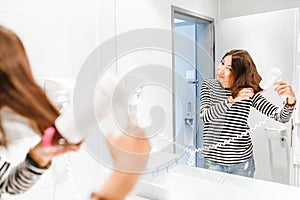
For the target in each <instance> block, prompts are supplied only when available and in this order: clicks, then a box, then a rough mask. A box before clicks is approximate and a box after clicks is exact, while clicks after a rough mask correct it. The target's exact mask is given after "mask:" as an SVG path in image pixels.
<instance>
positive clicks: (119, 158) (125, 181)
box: [92, 116, 151, 200]
mask: <svg viewBox="0 0 300 200" xmlns="http://www.w3.org/2000/svg"><path fill="white" fill-rule="evenodd" d="M133 121H135V118H134V117H132V116H131V117H130V120H129V123H128V126H127V129H126V131H125V133H123V134H122V136H120V137H118V138H115V137H112V136H109V137H108V138H107V139H108V144H109V148H110V151H111V154H112V157H113V158H114V160H115V170H114V172H113V174H112V175H111V177H110V178H109V179H108V181H107V182H106V183H105V185H104V187H102V189H101V191H100V192H99V193H97V194H93V195H92V199H93V200H94V199H95V200H96V199H101V198H103V199H114V200H118V199H124V198H125V197H126V195H127V194H128V193H129V192H130V190H131V189H132V188H133V187H134V185H135V183H136V181H137V179H138V177H139V175H140V174H141V173H142V172H143V171H144V169H145V167H146V164H147V162H148V158H149V152H150V150H151V146H150V142H149V140H148V139H147V138H146V136H145V132H144V131H143V130H142V129H141V128H139V127H138V126H135V125H134V124H137V123H133Z"/></svg>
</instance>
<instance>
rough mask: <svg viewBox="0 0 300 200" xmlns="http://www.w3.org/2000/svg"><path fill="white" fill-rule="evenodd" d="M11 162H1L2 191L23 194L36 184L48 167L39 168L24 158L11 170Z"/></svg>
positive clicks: (0, 185)
mask: <svg viewBox="0 0 300 200" xmlns="http://www.w3.org/2000/svg"><path fill="white" fill-rule="evenodd" d="M9 166H10V164H9V163H8V162H6V161H5V162H3V163H1V166H0V170H1V171H0V174H1V176H0V179H1V182H0V193H1V194H3V193H7V194H12V195H15V194H21V193H23V192H25V191H27V190H28V189H29V188H30V187H31V186H32V185H33V184H35V183H36V182H37V181H38V179H39V178H40V176H41V175H42V174H43V173H44V171H45V170H46V169H42V168H38V167H35V166H33V165H31V164H30V163H29V162H28V161H27V160H24V161H23V162H21V163H20V164H18V165H17V166H15V167H14V168H12V169H11V171H10V172H9V170H10V168H9Z"/></svg>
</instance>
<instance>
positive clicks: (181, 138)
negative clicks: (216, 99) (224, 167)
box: [172, 6, 215, 167]
mask: <svg viewBox="0 0 300 200" xmlns="http://www.w3.org/2000/svg"><path fill="white" fill-rule="evenodd" d="M172 31H173V32H174V33H173V52H174V53H173V71H174V74H175V73H176V75H179V76H181V77H184V79H185V81H184V82H185V83H182V81H178V80H177V79H176V77H177V76H175V75H174V76H173V91H174V96H173V126H174V127H173V130H174V138H175V142H176V144H179V145H175V153H177V154H180V155H183V156H182V158H181V159H180V161H179V162H180V163H182V164H186V163H187V161H188V160H189V159H191V157H190V155H189V154H184V151H183V150H182V148H178V146H184V147H186V148H189V149H194V148H201V145H202V132H203V124H202V121H201V119H200V116H199V114H198V113H199V94H200V87H201V84H202V81H203V80H204V79H207V78H213V77H214V74H215V71H214V68H215V67H214V59H215V49H214V47H215V37H214V35H215V33H214V20H213V19H212V18H208V17H204V16H200V15H197V14H196V13H192V12H190V11H187V10H184V9H181V8H178V7H175V6H172ZM175 33H176V34H175ZM177 33H179V34H180V35H184V36H185V37H186V38H188V39H189V40H192V41H193V42H188V43H185V42H182V40H180V39H179V38H177V37H178V36H177ZM176 52H184V54H185V55H184V56H182V55H178V54H177V53H176ZM185 57H189V58H191V59H189V61H187V60H185V59H184V58H185ZM182 84H186V85H182ZM187 85H188V86H189V87H191V90H188V91H187V90H184V88H186V87H187ZM191 92H192V93H191ZM179 93H180V96H184V98H183V99H180V102H178V100H176V95H178V94H179ZM180 131H181V132H183V133H178V132H180ZM193 159H195V160H194V166H198V167H201V166H202V162H201V161H202V156H201V155H200V154H199V153H196V156H195V158H193Z"/></svg>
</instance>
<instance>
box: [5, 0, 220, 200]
mask: <svg viewBox="0 0 300 200" xmlns="http://www.w3.org/2000/svg"><path fill="white" fill-rule="evenodd" d="M171 5H175V6H177V7H181V8H184V9H187V10H190V11H193V12H195V13H198V14H201V15H205V16H208V17H211V18H217V15H218V11H217V8H218V0H190V1H185V0H164V1H153V0H115V1H112V0H86V1H80V0H75V1H74V0H73V1H71V0H64V1H59V0H52V1H39V0H26V1H22V0H0V24H1V25H4V26H6V27H8V28H10V29H12V30H13V31H15V32H16V33H17V34H18V35H19V36H20V38H21V39H22V41H23V43H24V45H25V48H26V51H27V53H28V57H29V60H30V63H31V67H32V70H33V73H34V75H35V77H36V78H37V79H38V80H43V79H44V78H45V77H67V78H72V77H76V75H77V74H78V71H79V69H80V67H81V65H82V63H83V62H84V60H85V59H86V58H87V56H88V55H89V54H90V53H91V52H92V51H93V50H94V49H95V48H96V47H97V45H98V44H101V43H102V42H104V41H107V40H108V39H109V38H111V37H113V36H115V35H116V34H118V33H122V32H125V31H128V30H132V29H138V28H163V29H170V28H171ZM170 37H171V36H170ZM147 55H149V52H148V54H147ZM150 55H151V53H150ZM143 56H144V55H143ZM142 58H143V57H142ZM124 59H125V60H123V61H122V60H118V62H116V63H113V64H112V67H113V68H115V71H116V72H118V73H119V74H121V75H122V74H123V75H124V74H126V70H128V69H125V67H124V66H126V64H130V66H138V65H139V63H140V61H141V59H140V60H138V61H135V59H136V56H134V55H133V57H131V58H124ZM126 59H127V60H126ZM151 60H153V58H152V59H150V61H149V59H148V62H151ZM158 60H159V61H160V62H163V63H164V65H169V66H171V57H170V55H168V56H166V57H164V58H160V59H158ZM132 61H134V62H132ZM121 67H123V69H121ZM41 83H42V81H41ZM153 98H154V99H155V97H153ZM164 99H165V100H166V102H167V103H169V105H166V108H167V109H168V110H167V111H166V113H170V114H171V109H172V108H171V105H170V102H171V96H168V95H167V96H166V97H165V98H164ZM168 126H169V129H168V130H167V132H169V134H171V129H170V127H171V124H168ZM18 130H19V131H21V132H22V131H23V129H22V128H21V129H18ZM33 135H34V133H32V132H31V133H29V135H26V136H24V137H23V136H22V137H20V138H17V139H16V138H15V139H12V140H11V142H12V145H11V146H10V149H11V150H10V152H11V153H7V155H8V156H11V157H12V158H14V159H13V160H15V161H18V160H21V159H23V156H24V155H25V152H26V150H27V149H28V148H29V147H30V146H32V145H33V144H34V141H37V140H38V138H36V137H35V136H33ZM20 149H23V150H22V151H23V152H24V153H23V154H18V155H19V156H16V155H17V153H14V152H17V151H18V150H20ZM1 152H2V151H1ZM1 157H2V155H1ZM16 157H17V158H16ZM64 163H65V158H64V157H60V158H58V159H57V160H56V161H55V162H54V163H53V166H52V168H51V169H50V170H49V171H48V172H47V173H46V174H45V175H44V176H43V177H42V179H41V180H40V182H39V183H38V184H37V185H36V186H34V188H33V189H31V190H30V191H28V193H26V194H25V195H22V196H17V197H11V198H9V197H8V198H6V199H21V200H25V199H30V200H34V199H46V200H50V199H76V198H75V197H74V195H75V193H76V190H77V192H78V189H79V194H80V196H81V198H79V199H88V195H89V194H90V193H91V192H92V191H95V190H97V189H98V188H100V186H101V185H102V184H103V180H104V177H103V173H102V168H101V165H100V164H99V163H98V162H96V161H95V160H94V159H93V158H92V157H91V156H90V155H89V153H88V152H87V151H86V150H85V149H84V148H82V149H81V151H80V152H78V153H77V154H72V155H71V167H72V173H73V175H74V177H75V178H74V179H72V178H70V176H68V174H67V172H66V171H65V168H66V166H65V164H64ZM69 175H70V174H69ZM74 181H75V184H72V182H74ZM73 190H74V191H73Z"/></svg>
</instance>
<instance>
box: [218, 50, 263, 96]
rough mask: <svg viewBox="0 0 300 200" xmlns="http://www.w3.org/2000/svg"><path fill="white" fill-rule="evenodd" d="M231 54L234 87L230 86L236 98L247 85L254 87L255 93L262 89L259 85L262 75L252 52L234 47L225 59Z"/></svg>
mask: <svg viewBox="0 0 300 200" xmlns="http://www.w3.org/2000/svg"><path fill="white" fill-rule="evenodd" d="M230 55H231V56H232V61H231V68H232V76H233V82H232V87H231V88H230V90H231V95H232V97H233V98H235V97H236V96H237V95H238V93H239V91H240V90H241V89H243V88H246V87H249V88H253V90H254V94H256V93H258V92H260V91H262V88H261V87H260V86H259V83H260V81H261V76H260V75H259V74H258V72H257V69H256V65H255V64H254V62H253V60H252V58H251V56H250V54H249V53H248V52H247V51H245V50H240V49H234V50H231V51H229V52H227V53H226V54H225V55H224V57H223V59H224V58H225V57H226V56H230Z"/></svg>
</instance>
